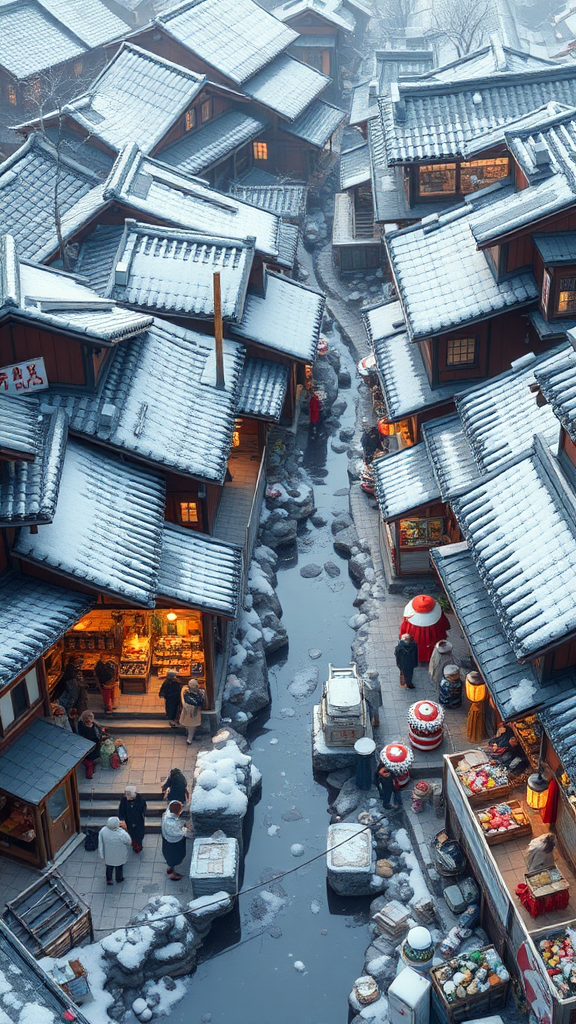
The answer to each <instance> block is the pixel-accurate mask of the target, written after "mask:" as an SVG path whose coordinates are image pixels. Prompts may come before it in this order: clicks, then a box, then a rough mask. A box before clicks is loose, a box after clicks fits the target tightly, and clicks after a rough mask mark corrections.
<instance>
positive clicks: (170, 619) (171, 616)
mask: <svg viewBox="0 0 576 1024" xmlns="http://www.w3.org/2000/svg"><path fill="white" fill-rule="evenodd" d="M166 618H167V619H168V622H176V619H177V618H178V616H177V615H176V612H168V614H167V616H166Z"/></svg>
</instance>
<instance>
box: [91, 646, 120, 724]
mask: <svg viewBox="0 0 576 1024" xmlns="http://www.w3.org/2000/svg"><path fill="white" fill-rule="evenodd" d="M94 675H95V676H96V679H97V680H98V686H99V687H100V693H101V694H102V702H103V704H104V714H106V715H111V714H112V712H113V711H114V698H115V696H116V665H115V664H114V662H113V661H104V659H103V658H102V656H100V657H99V658H98V661H97V662H96V664H95V665H94Z"/></svg>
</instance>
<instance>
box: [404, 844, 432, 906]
mask: <svg viewBox="0 0 576 1024" xmlns="http://www.w3.org/2000/svg"><path fill="white" fill-rule="evenodd" d="M402 859H403V861H404V863H405V865H406V867H407V868H408V871H409V872H410V887H411V888H412V889H413V891H414V895H413V897H412V899H411V900H410V903H416V901H417V900H420V899H424V898H425V899H431V896H430V891H429V889H428V886H427V885H426V882H425V881H424V875H423V874H422V871H421V869H420V865H419V863H418V858H417V857H416V854H415V853H408V852H405V853H403V854H402Z"/></svg>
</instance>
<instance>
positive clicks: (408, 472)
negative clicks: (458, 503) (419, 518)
mask: <svg viewBox="0 0 576 1024" xmlns="http://www.w3.org/2000/svg"><path fill="white" fill-rule="evenodd" d="M372 473H373V475H374V489H375V491H376V498H377V500H378V504H379V506H380V512H381V513H382V518H383V519H385V520H389V519H396V518H397V517H398V516H401V515H404V514H405V513H406V512H410V511H412V509H415V508H419V506H420V505H429V504H431V503H432V502H435V501H438V499H439V497H440V489H439V487H438V484H437V482H436V477H435V476H434V472H433V469H432V466H431V464H430V459H429V457H428V452H427V450H426V445H425V444H422V443H420V444H415V445H414V446H413V447H412V448H403V449H402V450H401V451H399V452H394V453H393V454H391V455H385V456H383V457H382V458H380V459H374V461H373V463H372Z"/></svg>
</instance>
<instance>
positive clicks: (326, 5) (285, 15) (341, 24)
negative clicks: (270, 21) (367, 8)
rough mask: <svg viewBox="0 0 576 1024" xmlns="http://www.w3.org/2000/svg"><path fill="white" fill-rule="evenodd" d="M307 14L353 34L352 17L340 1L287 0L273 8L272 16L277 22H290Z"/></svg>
mask: <svg viewBox="0 0 576 1024" xmlns="http://www.w3.org/2000/svg"><path fill="white" fill-rule="evenodd" d="M308 12H310V13H311V14H317V15H318V16H319V17H320V18H323V19H324V21H327V22H329V23H330V24H331V25H334V27H335V28H339V29H342V31H343V32H354V29H355V26H356V21H355V18H354V15H353V14H352V12H351V11H348V10H346V8H345V7H344V5H343V4H342V2H341V0H288V2H287V3H284V4H280V6H279V7H274V9H273V11H272V14H273V15H274V17H275V18H278V20H279V21H291V20H292V18H298V17H299V16H300V15H301V14H306V13H308Z"/></svg>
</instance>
